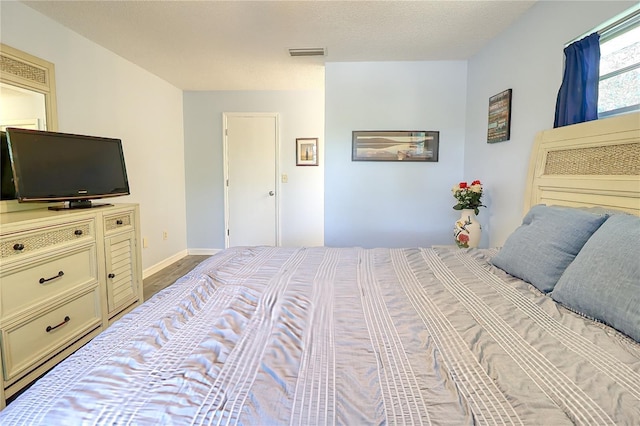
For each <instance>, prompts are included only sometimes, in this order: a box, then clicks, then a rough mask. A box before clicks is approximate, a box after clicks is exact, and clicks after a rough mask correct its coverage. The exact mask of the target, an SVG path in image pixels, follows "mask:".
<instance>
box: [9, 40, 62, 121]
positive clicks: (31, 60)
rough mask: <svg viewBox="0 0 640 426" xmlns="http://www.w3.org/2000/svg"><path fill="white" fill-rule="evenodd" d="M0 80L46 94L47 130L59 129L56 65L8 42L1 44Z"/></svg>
mask: <svg viewBox="0 0 640 426" xmlns="http://www.w3.org/2000/svg"><path fill="white" fill-rule="evenodd" d="M0 82H2V83H5V84H9V85H11V86H16V87H21V88H23V89H27V90H31V91H34V92H37V93H42V94H43V95H44V103H45V114H46V119H47V126H46V130H49V131H51V132H55V131H57V130H58V109H57V106H56V105H57V102H56V77H55V66H54V65H53V63H51V62H49V61H45V60H44V59H40V58H38V57H36V56H33V55H30V54H28V53H26V52H23V51H21V50H18V49H15V48H13V47H11V46H7V45H6V44H0Z"/></svg>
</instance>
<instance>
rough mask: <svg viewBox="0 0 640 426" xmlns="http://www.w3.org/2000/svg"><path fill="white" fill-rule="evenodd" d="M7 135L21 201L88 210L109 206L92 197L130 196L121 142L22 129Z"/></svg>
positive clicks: (16, 129) (14, 130) (15, 184)
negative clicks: (95, 200)
mask: <svg viewBox="0 0 640 426" xmlns="http://www.w3.org/2000/svg"><path fill="white" fill-rule="evenodd" d="M6 137H7V148H8V153H9V159H10V163H11V172H12V179H13V185H14V188H15V198H17V199H18V201H19V202H34V201H39V202H43V201H45V202H60V201H64V202H65V203H64V205H63V207H58V206H56V207H51V208H54V209H59V208H89V207H99V206H103V205H108V204H95V203H92V202H91V200H92V199H100V198H107V197H117V196H121V195H129V193H130V192H129V181H128V179H127V170H126V166H125V161H124V153H123V151H122V141H121V140H120V139H113V138H104V137H96V136H83V135H75V134H69V133H58V132H47V131H42V130H28V129H18V128H8V129H7V130H6ZM3 177H4V176H3ZM3 180H4V179H3Z"/></svg>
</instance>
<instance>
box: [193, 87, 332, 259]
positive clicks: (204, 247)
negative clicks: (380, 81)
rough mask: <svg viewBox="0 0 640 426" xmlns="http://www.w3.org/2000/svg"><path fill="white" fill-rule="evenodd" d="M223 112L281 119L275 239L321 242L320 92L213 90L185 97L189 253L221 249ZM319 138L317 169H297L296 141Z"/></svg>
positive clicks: (309, 243) (295, 243)
mask: <svg viewBox="0 0 640 426" xmlns="http://www.w3.org/2000/svg"><path fill="white" fill-rule="evenodd" d="M223 112H274V113H278V114H279V120H280V123H279V124H280V126H279V130H280V158H279V163H280V173H286V174H287V175H288V177H289V182H288V183H280V189H279V203H280V226H281V234H280V240H281V245H283V246H318V245H323V243H324V238H323V236H324V226H323V213H324V198H323V179H324V168H325V165H324V163H325V161H324V150H325V148H324V147H325V141H324V93H323V91H321V90H310V91H219V92H218V91H214V92H185V93H184V127H185V160H186V165H187V169H186V170H187V175H186V185H187V190H186V191H187V223H188V245H189V249H190V251H193V252H207V251H211V249H220V248H224V186H223V158H222V146H223V137H222V113H223ZM301 137H317V138H319V165H318V166H317V167H316V166H313V167H308V166H305V167H296V165H295V143H296V138H301Z"/></svg>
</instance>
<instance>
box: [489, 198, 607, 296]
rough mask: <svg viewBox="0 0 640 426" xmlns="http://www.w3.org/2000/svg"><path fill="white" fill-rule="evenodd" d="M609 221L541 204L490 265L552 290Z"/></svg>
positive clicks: (593, 215)
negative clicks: (580, 252)
mask: <svg viewBox="0 0 640 426" xmlns="http://www.w3.org/2000/svg"><path fill="white" fill-rule="evenodd" d="M606 219H607V216H606V215H597V214H593V213H588V212H586V211H584V210H579V209H573V208H570V207H557V206H545V205H544V204H538V205H536V206H533V207H532V208H531V210H529V212H528V213H527V215H526V216H525V217H524V219H523V220H522V225H521V226H520V227H519V228H518V229H516V230H515V231H514V232H513V234H511V235H510V236H509V237H508V238H507V241H505V243H504V246H503V247H502V249H501V250H500V251H499V252H498V254H497V255H495V256H494V257H493V259H492V260H491V262H492V263H493V264H494V265H495V266H497V267H498V268H500V269H502V270H504V271H505V272H507V273H508V274H511V275H513V276H515V277H518V278H520V279H522V280H524V281H527V282H529V283H531V284H533V285H534V286H535V287H536V288H538V290H540V291H543V292H545V293H546V292H549V291H551V290H553V286H555V285H556V283H557V282H558V279H560V276H561V275H562V273H563V272H564V270H565V269H566V268H567V266H569V264H570V263H571V262H572V261H573V259H574V258H575V256H576V255H577V254H578V252H579V251H580V249H581V248H582V246H583V245H584V243H586V242H587V240H588V239H589V237H590V236H591V235H593V233H594V232H596V230H597V229H598V228H599V227H600V225H602V223H603V222H604V221H605V220H606Z"/></svg>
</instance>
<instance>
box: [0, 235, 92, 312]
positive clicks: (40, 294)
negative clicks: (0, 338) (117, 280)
mask: <svg viewBox="0 0 640 426" xmlns="http://www.w3.org/2000/svg"><path fill="white" fill-rule="evenodd" d="M0 280H2V286H1V293H0V300H1V301H2V305H1V307H2V317H3V318H5V317H7V316H9V315H11V314H12V313H15V312H19V311H21V310H23V309H27V308H29V307H30V306H33V305H37V304H38V303H39V302H41V301H43V300H46V299H51V298H54V297H56V296H59V295H62V294H64V292H66V291H67V290H72V289H78V288H80V287H82V286H83V285H87V286H89V285H92V284H95V283H97V282H98V268H97V264H96V246H95V244H93V245H90V246H85V247H83V248H81V249H78V250H74V251H70V252H66V253H63V254H60V255H57V256H51V257H47V258H46V259H43V260H42V261H40V262H35V263H30V264H28V265H23V266H20V267H18V268H14V269H11V270H9V271H8V272H7V271H6V270H3V271H2V273H1V274H0Z"/></svg>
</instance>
